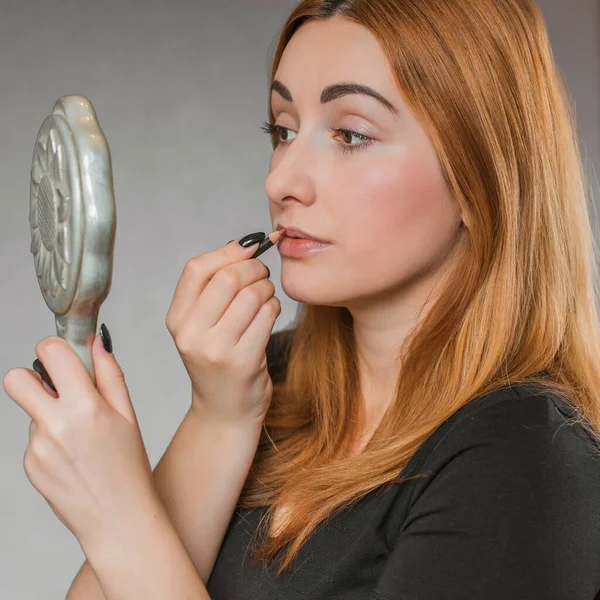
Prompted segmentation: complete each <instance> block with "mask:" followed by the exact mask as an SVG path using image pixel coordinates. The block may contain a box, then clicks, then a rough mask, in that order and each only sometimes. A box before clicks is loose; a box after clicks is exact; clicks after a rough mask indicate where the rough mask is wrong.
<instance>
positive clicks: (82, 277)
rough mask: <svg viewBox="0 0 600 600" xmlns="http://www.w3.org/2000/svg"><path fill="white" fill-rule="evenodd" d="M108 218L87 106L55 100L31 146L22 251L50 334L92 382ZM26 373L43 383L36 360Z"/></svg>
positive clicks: (106, 283) (110, 237) (82, 101)
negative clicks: (51, 318) (51, 324)
mask: <svg viewBox="0 0 600 600" xmlns="http://www.w3.org/2000/svg"><path fill="white" fill-rule="evenodd" d="M116 221H117V220H116V206H115V199H114V190H113V179H112V166H111V159H110V150H109V148H108V143H107V141H106V138H105V137H104V134H103V132H102V130H101V129H100V125H99V123H98V118H97V117H96V112H95V110H94V107H93V106H92V103H91V102H90V101H89V100H88V99H87V98H85V97H84V96H79V95H68V96H62V97H61V98H59V99H58V100H57V101H56V103H55V105H54V108H53V109H52V113H51V114H50V115H48V116H47V117H46V119H45V120H44V122H43V123H42V125H41V127H40V130H39V132H38V135H37V139H36V141H35V149H34V151H33V162H32V166H31V187H30V204H29V224H30V227H31V247H30V250H31V253H32V254H33V259H34V264H35V272H36V275H37V278H38V283H39V286H40V289H41V291H42V295H43V297H44V300H45V302H46V304H47V305H48V308H49V309H50V310H51V311H52V312H53V313H54V315H55V321H56V334H57V335H58V336H60V337H61V338H63V339H64V340H66V341H67V342H68V343H69V344H70V345H71V347H72V348H73V349H74V350H75V352H76V353H77V354H78V356H79V358H80V359H81V361H82V362H83V364H84V366H85V368H86V369H87V371H88V373H89V375H90V377H91V379H92V381H93V382H94V385H96V376H95V373H94V366H93V360H92V342H93V341H94V337H95V335H96V327H97V323H98V312H99V310H100V305H101V304H102V302H103V301H104V300H105V299H106V297H107V296H108V293H109V291H110V285H111V280H112V265H113V254H114V242H115V233H116ZM33 368H34V369H35V370H36V371H38V372H39V373H40V374H41V375H42V377H44V379H45V380H46V382H47V383H49V384H50V385H51V381H50V379H49V377H48V375H47V373H45V369H44V367H43V365H42V363H41V362H40V361H39V359H37V360H36V361H35V362H34V364H33Z"/></svg>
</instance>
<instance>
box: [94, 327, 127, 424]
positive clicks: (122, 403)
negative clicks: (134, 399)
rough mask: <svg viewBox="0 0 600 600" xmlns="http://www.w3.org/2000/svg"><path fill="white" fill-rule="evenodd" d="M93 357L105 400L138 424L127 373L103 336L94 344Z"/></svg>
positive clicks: (100, 389)
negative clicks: (106, 345) (109, 349)
mask: <svg viewBox="0 0 600 600" xmlns="http://www.w3.org/2000/svg"><path fill="white" fill-rule="evenodd" d="M92 359H93V361H94V371H95V373H96V388H97V389H98V392H99V394H100V395H101V396H102V397H103V398H104V400H105V401H106V402H107V403H108V404H110V406H112V408H114V409H115V410H116V411H117V412H118V413H119V414H121V415H122V416H124V417H125V418H126V419H127V420H128V421H130V422H131V423H136V424H137V419H136V416H135V411H134V409H133V405H132V403H131V398H130V397H129V390H128V388H127V385H126V383H125V374H124V373H123V370H122V369H121V366H120V365H119V363H118V362H117V359H116V358H115V355H114V354H113V353H112V352H107V351H106V350H105V349H104V345H103V344H102V337H101V336H100V335H97V336H96V337H95V338H94V342H93V344H92Z"/></svg>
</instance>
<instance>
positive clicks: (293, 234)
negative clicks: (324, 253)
mask: <svg viewBox="0 0 600 600" xmlns="http://www.w3.org/2000/svg"><path fill="white" fill-rule="evenodd" d="M277 229H278V230H279V229H285V232H284V234H283V235H282V236H281V237H282V238H284V237H290V238H300V239H305V240H312V241H315V242H321V243H322V244H328V243H329V242H328V241H327V240H324V239H321V238H318V237H316V236H314V235H311V234H310V233H308V232H307V231H303V230H302V229H299V228H298V227H288V226H287V225H283V224H280V225H278V226H277Z"/></svg>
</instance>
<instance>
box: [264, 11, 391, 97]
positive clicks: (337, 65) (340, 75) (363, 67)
mask: <svg viewBox="0 0 600 600" xmlns="http://www.w3.org/2000/svg"><path fill="white" fill-rule="evenodd" d="M275 79H277V80H279V81H281V82H282V83H283V84H284V85H286V86H287V87H288V88H289V89H290V91H291V93H292V96H293V98H294V102H295V103H298V104H299V103H301V102H304V101H306V102H309V103H310V102H313V103H314V102H315V101H317V102H318V99H319V96H320V94H321V91H322V89H323V88H324V87H326V86H328V85H331V84H332V83H338V82H346V81H352V82H357V83H361V84H365V85H368V86H370V87H373V88H375V89H376V90H377V91H378V92H379V93H381V94H383V95H384V96H385V97H386V98H388V99H389V100H390V101H392V102H393V103H395V104H396V105H397V106H398V105H400V104H401V99H400V94H399V91H398V89H397V86H396V83H395V81H394V78H393V73H392V70H391V67H390V64H389V61H388V60H387V57H386V56H385V54H384V53H383V51H382V50H381V47H380V46H379V42H378V41H377V39H376V38H375V37H374V36H373V34H372V33H371V32H370V31H369V30H368V29H366V28H365V27H363V26H362V25H359V24H358V23H355V22H353V21H350V20H349V19H346V18H343V17H339V16H337V17H333V18H330V19H327V20H324V21H316V20H312V21H308V22H306V23H304V24H303V25H302V26H301V27H300V28H299V29H298V30H297V31H296V33H295V34H294V35H293V36H292V38H291V39H290V41H289V42H288V44H287V46H286V48H285V50H284V52H283V54H282V57H281V61H280V63H279V65H278V67H277V72H276V73H275ZM271 97H272V99H273V102H277V101H278V98H279V95H278V94H277V93H275V92H272V94H271Z"/></svg>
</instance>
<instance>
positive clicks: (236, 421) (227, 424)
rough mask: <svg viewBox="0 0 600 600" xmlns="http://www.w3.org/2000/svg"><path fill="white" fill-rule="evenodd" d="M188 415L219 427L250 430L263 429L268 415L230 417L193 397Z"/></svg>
mask: <svg viewBox="0 0 600 600" xmlns="http://www.w3.org/2000/svg"><path fill="white" fill-rule="evenodd" d="M187 414H188V415H192V416H193V417H194V419H198V420H199V421H201V422H202V423H211V424H213V425H215V426H217V427H224V428H226V429H232V430H238V431H240V430H241V431H248V430H252V429H258V430H259V431H260V430H261V429H262V426H263V422H264V420H265V416H266V415H264V414H263V415H257V416H250V415H248V416H245V417H229V416H225V415H222V414H218V413H215V411H212V410H209V409H207V408H206V407H205V405H204V404H203V403H202V402H201V401H199V400H198V399H196V398H194V397H192V403H191V405H190V408H189V410H188V413H187Z"/></svg>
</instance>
